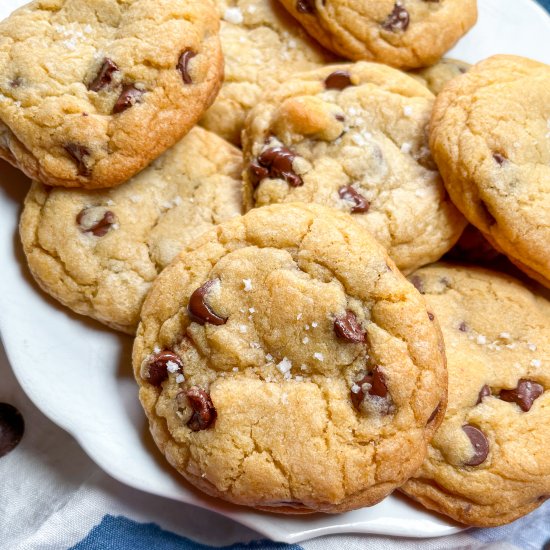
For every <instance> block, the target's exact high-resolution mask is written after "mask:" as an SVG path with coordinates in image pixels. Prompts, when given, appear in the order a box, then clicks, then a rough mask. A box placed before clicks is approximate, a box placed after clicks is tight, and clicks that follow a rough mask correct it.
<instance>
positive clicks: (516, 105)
mask: <svg viewBox="0 0 550 550" xmlns="http://www.w3.org/2000/svg"><path fill="white" fill-rule="evenodd" d="M430 145H431V149H432V153H433V155H434V158H435V160H436V162H437V164H438V166H439V169H440V171H441V174H442V176H443V179H444V181H445V186H446V187H447V190H448V191H449V194H450V195H451V198H452V200H453V202H454V203H455V204H456V205H457V207H458V208H459V209H460V210H461V211H462V213H463V214H464V215H465V216H466V218H468V220H469V221H470V222H471V223H472V224H473V225H475V226H476V227H477V228H478V229H479V230H480V231H481V232H482V233H483V235H484V236H485V238H486V239H487V240H488V241H489V242H490V243H491V244H492V245H493V246H494V247H495V248H496V249H497V250H499V251H501V252H503V253H504V254H506V255H507V256H508V258H509V259H510V260H511V261H512V262H513V263H515V264H516V265H517V266H518V267H519V268H520V269H522V270H523V271H525V272H526V273H527V274H528V275H529V276H531V277H533V278H535V279H537V280H538V281H540V282H541V283H542V284H544V285H546V286H548V287H550V250H549V248H548V243H549V242H550V193H549V192H548V190H549V189H550V67H548V66H547V65H544V64H542V63H538V62H537V61H531V60H529V59H525V58H522V57H515V56H505V55H501V56H495V57H492V58H489V59H487V60H485V61H483V62H481V63H479V64H478V65H476V66H475V67H473V68H472V69H471V70H470V71H469V72H468V73H467V74H465V75H463V76H461V77H459V78H457V79H454V80H453V81H452V82H450V83H449V84H448V85H447V86H446V87H445V89H444V90H443V92H441V94H439V96H438V97H437V99H436V102H435V106H434V112H433V116H432V120H431V130H430Z"/></svg>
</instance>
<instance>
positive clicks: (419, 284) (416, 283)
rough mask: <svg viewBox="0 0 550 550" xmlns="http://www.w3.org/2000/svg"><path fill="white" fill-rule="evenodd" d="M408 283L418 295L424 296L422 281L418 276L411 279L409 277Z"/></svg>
mask: <svg viewBox="0 0 550 550" xmlns="http://www.w3.org/2000/svg"><path fill="white" fill-rule="evenodd" d="M409 281H410V282H411V283H412V284H413V285H414V288H416V290H418V292H420V294H424V281H423V280H422V277H420V275H413V276H412V277H409Z"/></svg>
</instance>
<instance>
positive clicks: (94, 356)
mask: <svg viewBox="0 0 550 550" xmlns="http://www.w3.org/2000/svg"><path fill="white" fill-rule="evenodd" d="M23 3H24V2H22V1H19V0H3V1H2V2H1V4H0V18H3V17H5V16H7V15H8V14H9V12H10V11H11V10H12V9H14V8H16V7H18V6H20V5H22V4H23ZM479 4H480V18H479V22H478V24H477V26H476V28H475V29H474V30H473V31H472V32H470V33H469V34H468V36H467V37H466V38H464V39H463V40H462V42H461V43H460V44H459V45H458V46H457V47H456V48H455V49H454V50H453V51H452V52H451V53H450V54H449V55H451V56H454V57H457V58H459V59H464V60H465V61H469V62H475V61H478V60H480V59H482V58H484V57H487V56H489V55H492V54H495V53H515V54H520V55H526V56H529V57H532V58H534V59H538V60H540V61H545V62H547V63H550V18H548V16H547V15H546V12H544V10H543V9H542V8H540V6H538V5H536V4H535V3H533V2H532V1H531V0H480V1H479ZM26 188H27V183H26V182H25V181H24V179H23V178H21V176H20V175H19V174H18V173H17V172H16V171H15V170H12V169H11V168H8V167H7V166H6V165H5V164H0V220H1V222H0V258H1V260H0V262H1V266H2V267H1V271H0V274H1V275H0V331H1V334H2V338H3V341H4V344H5V347H6V351H7V353H8V357H9V359H10V362H11V364H12V367H13V370H14V372H15V374H16V376H17V378H18V380H19V382H20V384H21V385H22V387H23V389H24V390H25V391H26V393H27V394H28V395H29V397H30V398H31V399H32V400H33V401H34V403H35V404H36V405H37V406H38V407H39V408H40V409H41V410H42V412H44V413H45V414H46V415H47V416H48V417H49V418H50V419H51V420H53V421H54V422H56V423H57V424H58V425H59V426H61V427H62V428H64V429H65V430H67V431H68V432H69V433H71V434H72V435H73V436H74V437H75V438H76V439H77V440H78V441H79V443H80V444H81V446H82V447H83V448H84V450H85V451H86V452H87V453H88V454H89V456H90V457H91V458H92V459H93V460H94V461H95V462H96V463H97V464H98V465H99V466H100V467H102V468H103V469H104V470H105V471H106V472H107V473H109V474H110V475H111V476H113V477H114V478H116V479H118V480H120V481H122V482H123V483H126V484H128V485H130V486H132V487H135V488H137V489H141V490H143V491H146V492H149V493H153V494H157V495H161V496H165V497H169V498H172V499H174V500H179V501H183V502H187V503H190V504H195V505H197V506H202V507H205V508H209V509H211V510H215V511H217V512H219V513H221V514H224V515H225V516H228V517H230V518H232V519H234V520H236V521H238V522H240V523H242V524H244V525H247V526H249V527H251V528H252V529H255V530H256V531H259V532H260V533H262V534H264V535H266V536H269V537H271V538H273V539H276V540H281V541H286V542H298V541H300V540H305V539H308V538H313V537H315V536H320V535H324V534H329V533H350V532H357V533H377V534H387V535H397V536H408V537H434V536H441V535H448V534H451V533H453V532H455V531H457V530H459V528H457V527H456V526H454V525H452V524H450V523H447V522H446V521H445V520H444V519H442V518H440V517H437V516H435V515H432V514H430V513H427V512H424V511H422V510H420V509H419V508H417V507H415V506H413V505H412V504H410V503H409V502H408V501H406V500H405V499H403V498H401V497H394V496H392V497H389V498H388V499H386V500H385V501H384V502H382V503H381V504H379V505H378V506H375V507H372V508H365V509H362V510H357V511H355V512H349V513H346V514H340V515H336V516H325V515H315V516H307V517H304V516H298V517H288V516H286V517H285V516H277V515H271V514H265V513H257V512H253V511H250V510H247V509H244V508H237V507H234V506H230V505H226V504H224V503H223V502H219V501H214V500H213V499H210V498H208V497H205V496H203V495H202V494H199V493H197V492H195V491H193V490H192V489H190V488H189V487H188V485H186V484H185V483H183V482H180V481H179V479H178V478H177V476H175V475H174V474H173V473H172V472H171V471H170V469H168V468H167V467H166V466H165V465H164V462H163V460H162V458H161V457H159V454H158V452H156V451H155V449H153V444H152V442H151V439H150V437H149V436H148V434H147V429H146V426H145V421H144V417H143V413H142V410H141V408H140V405H139V403H138V401H137V395H136V387H135V383H134V381H133V378H132V375H131V369H130V352H131V344H132V342H131V339H130V338H128V337H124V336H119V335H117V334H115V333H113V332H111V331H109V330H107V329H105V328H103V327H102V326H100V325H99V324H97V323H95V322H92V321H88V320H86V319H83V318H81V317H78V316H76V315H72V314H71V313H70V312H68V311H65V310H64V309H62V308H61V307H58V306H57V305H56V304H55V303H54V302H53V301H52V300H50V299H49V298H47V297H46V296H45V295H43V294H42V293H41V292H40V291H39V290H37V288H36V286H35V284H34V283H33V282H32V281H31V278H30V275H29V274H28V271H27V269H26V267H25V263H24V259H23V257H22V251H21V246H20V244H19V238H18V235H17V219H18V214H19V209H20V203H21V202H22V200H23V197H24V194H25V190H26Z"/></svg>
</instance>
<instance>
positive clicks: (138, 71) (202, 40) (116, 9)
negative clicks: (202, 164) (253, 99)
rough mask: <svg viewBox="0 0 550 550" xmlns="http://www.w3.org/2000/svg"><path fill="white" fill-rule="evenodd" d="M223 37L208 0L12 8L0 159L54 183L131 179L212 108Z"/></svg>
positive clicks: (3, 71) (4, 61)
mask: <svg viewBox="0 0 550 550" xmlns="http://www.w3.org/2000/svg"><path fill="white" fill-rule="evenodd" d="M218 29H219V22H218V17H217V13H216V10H215V7H214V5H213V3H212V2H211V1H210V0H206V1H205V0H130V1H125V2H120V1H117V0H93V1H90V0H48V1H47V2H44V1H41V0H35V1H34V2H31V3H30V4H27V5H26V6H24V7H22V8H21V9H19V10H17V11H15V12H14V13H13V14H12V15H11V16H10V17H9V18H8V19H6V20H5V21H3V22H2V23H0V157H2V158H4V159H6V160H8V161H9V162H11V163H12V164H14V165H16V166H17V167H19V168H20V169H21V170H22V171H23V172H25V174H26V175H27V176H29V177H30V178H33V179H35V180H39V181H41V182H43V183H45V184H48V185H50V186H64V187H84V188H89V189H94V188H101V187H112V186H115V185H118V184H120V183H122V182H124V181H127V180H128V179H130V178H131V177H132V176H134V175H135V174H136V173H137V172H139V171H140V170H142V169H143V168H145V167H146V166H147V165H148V164H149V163H150V162H151V161H152V160H154V159H155V158H157V157H158V156H159V155H160V154H161V153H163V152H164V151H165V150H166V149H168V148H169V147H171V146H172V145H174V144H175V143H176V142H177V141H178V140H179V139H181V138H182V137H183V136H184V135H185V134H186V133H187V132H188V131H189V130H190V129H191V128H192V126H193V125H194V124H195V123H196V122H197V121H198V120H199V118H200V117H201V116H202V114H203V112H204V111H205V110H206V109H207V108H208V107H209V106H210V104H211V103H212V101H213V100H214V98H215V96H216V94H217V92H218V89H219V86H220V84H221V80H222V76H223V57H222V53H221V46H220V42H219V37H218ZM151 37H155V38H154V40H152V39H151Z"/></svg>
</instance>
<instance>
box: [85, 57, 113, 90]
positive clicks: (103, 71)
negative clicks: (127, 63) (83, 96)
mask: <svg viewBox="0 0 550 550" xmlns="http://www.w3.org/2000/svg"><path fill="white" fill-rule="evenodd" d="M118 71H119V68H118V65H117V64H116V63H115V62H114V61H112V60H111V59H109V58H108V57H106V58H105V59H104V60H103V64H102V65H101V68H100V69H99V72H98V73H97V76H96V77H95V78H94V79H93V80H92V81H91V82H90V83H89V84H88V90H90V91H91V92H99V91H100V90H102V89H103V88H105V87H107V86H109V84H111V82H112V81H113V74H115V73H116V72H118Z"/></svg>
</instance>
